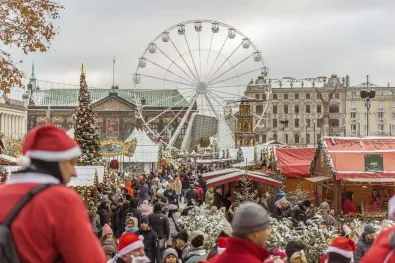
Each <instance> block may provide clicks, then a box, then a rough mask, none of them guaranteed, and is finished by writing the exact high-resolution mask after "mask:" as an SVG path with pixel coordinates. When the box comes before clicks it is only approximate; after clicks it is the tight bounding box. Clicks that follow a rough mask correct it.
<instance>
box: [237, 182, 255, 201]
mask: <svg viewBox="0 0 395 263" xmlns="http://www.w3.org/2000/svg"><path fill="white" fill-rule="evenodd" d="M239 183H240V186H241V192H235V196H236V203H238V204H239V205H240V204H242V203H246V202H253V203H256V201H257V200H258V191H257V190H253V187H254V183H253V182H252V181H251V180H250V178H248V176H241V177H240V179H239Z"/></svg>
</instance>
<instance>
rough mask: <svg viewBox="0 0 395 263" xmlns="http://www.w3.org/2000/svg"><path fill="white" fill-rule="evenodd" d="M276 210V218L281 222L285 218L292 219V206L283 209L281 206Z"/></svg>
mask: <svg viewBox="0 0 395 263" xmlns="http://www.w3.org/2000/svg"><path fill="white" fill-rule="evenodd" d="M275 210H276V215H275V216H276V218H277V219H279V220H281V219H283V218H289V217H291V214H292V207H291V204H289V205H288V206H287V207H286V208H282V207H281V206H280V207H278V206H277V207H275Z"/></svg>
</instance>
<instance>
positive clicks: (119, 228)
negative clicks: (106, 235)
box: [116, 202, 129, 236]
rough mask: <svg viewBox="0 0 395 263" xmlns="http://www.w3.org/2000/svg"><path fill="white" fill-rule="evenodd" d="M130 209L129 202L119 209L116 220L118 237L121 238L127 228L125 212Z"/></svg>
mask: <svg viewBox="0 0 395 263" xmlns="http://www.w3.org/2000/svg"><path fill="white" fill-rule="evenodd" d="M128 208H129V202H124V203H123V204H122V205H121V207H120V208H119V209H118V212H117V220H116V225H117V234H118V236H121V234H122V233H123V231H124V228H125V218H124V214H125V211H126V210H128Z"/></svg>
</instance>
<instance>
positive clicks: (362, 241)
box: [354, 234, 373, 263]
mask: <svg viewBox="0 0 395 263" xmlns="http://www.w3.org/2000/svg"><path fill="white" fill-rule="evenodd" d="M372 243H373V242H372V241H369V240H367V239H366V236H365V234H362V235H361V236H360V237H359V240H358V242H357V244H356V249H355V252H354V263H359V262H360V261H361V259H362V258H363V256H364V255H365V254H366V253H367V252H368V251H369V249H370V247H371V246H372Z"/></svg>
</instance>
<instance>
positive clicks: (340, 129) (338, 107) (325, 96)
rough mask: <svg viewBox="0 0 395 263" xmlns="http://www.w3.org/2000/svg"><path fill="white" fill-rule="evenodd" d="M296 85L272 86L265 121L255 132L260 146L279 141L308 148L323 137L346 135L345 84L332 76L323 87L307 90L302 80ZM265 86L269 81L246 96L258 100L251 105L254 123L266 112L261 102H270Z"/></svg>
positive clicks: (249, 89)
mask: <svg viewBox="0 0 395 263" xmlns="http://www.w3.org/2000/svg"><path fill="white" fill-rule="evenodd" d="M296 84H299V85H300V86H296V85H292V87H284V86H282V85H280V87H278V88H275V87H272V94H271V96H270V103H269V108H268V109H267V111H266V114H265V116H266V118H265V120H262V121H261V122H263V123H260V124H258V125H257V128H256V129H255V131H254V133H255V134H256V141H257V143H264V142H267V141H270V140H277V141H280V142H282V143H286V144H289V145H295V146H300V147H306V146H314V145H316V143H317V142H318V140H319V139H320V138H322V137H323V136H328V135H331V136H344V135H345V131H346V127H345V117H344V112H345V110H344V97H345V94H344V91H345V87H344V86H345V81H344V80H342V79H340V78H338V77H337V76H336V75H332V76H331V77H330V78H327V79H323V80H322V83H321V87H317V88H316V87H306V86H305V85H304V82H303V81H299V82H297V83H296ZM314 84H315V83H314ZM264 85H271V84H270V81H268V80H266V81H264V79H262V78H258V79H257V80H256V81H255V82H254V83H250V85H248V86H247V89H246V91H245V95H246V96H248V97H250V98H255V99H256V101H254V100H252V101H251V102H249V103H250V104H251V107H252V111H253V116H254V124H257V121H258V120H257V116H259V115H260V114H261V113H262V110H263V106H262V102H260V101H259V100H266V99H267V98H266V94H265V93H264V92H263V91H264Z"/></svg>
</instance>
